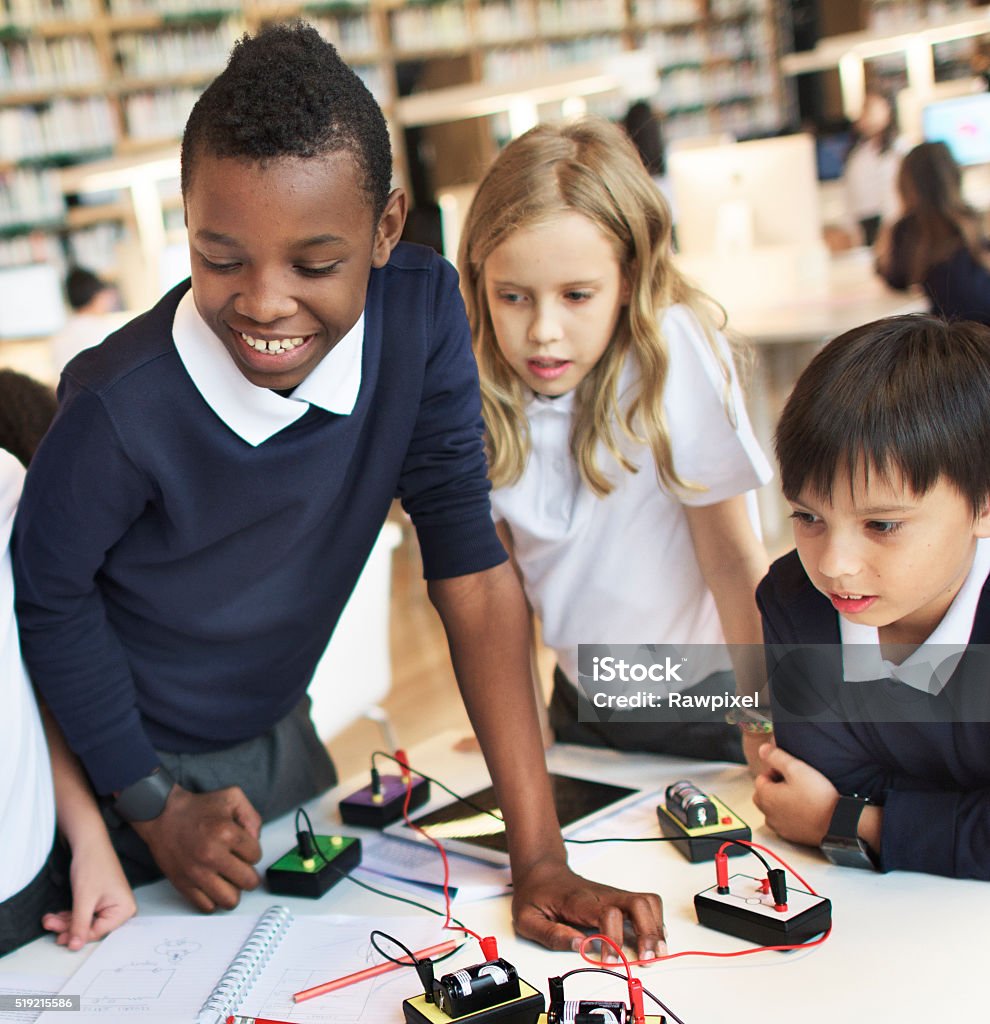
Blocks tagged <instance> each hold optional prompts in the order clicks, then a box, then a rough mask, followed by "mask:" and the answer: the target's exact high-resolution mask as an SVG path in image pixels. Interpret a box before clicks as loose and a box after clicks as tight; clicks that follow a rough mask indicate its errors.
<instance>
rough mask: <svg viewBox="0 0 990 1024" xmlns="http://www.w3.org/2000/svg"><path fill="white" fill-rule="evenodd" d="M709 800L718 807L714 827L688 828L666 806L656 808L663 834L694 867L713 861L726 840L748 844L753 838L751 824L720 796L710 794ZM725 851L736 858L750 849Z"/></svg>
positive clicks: (735, 848)
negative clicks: (699, 863) (731, 808)
mask: <svg viewBox="0 0 990 1024" xmlns="http://www.w3.org/2000/svg"><path fill="white" fill-rule="evenodd" d="M708 799H709V800H711V802H712V803H713V804H714V805H715V810H716V811H717V812H718V818H717V820H716V822H715V824H713V825H703V826H701V827H699V828H688V827H687V826H686V825H685V824H684V822H682V821H681V820H680V819H679V818H676V817H674V815H673V814H671V813H670V811H668V810H667V806H666V804H659V805H658V806H657V819H658V820H659V822H660V831H661V832H662V833H663V834H664V835H665V836H670V837H671V838H672V839H674V840H675V842H673V843H672V844H671V845H672V846H676V847H677V849H678V850H680V851H681V853H683V854H684V856H685V857H687V859H688V860H689V861H691V863H692V864H697V863H698V862H699V861H703V860H714V858H715V854H716V853H718V848H719V847H720V846H721V845H722V843H724V842H725V841H726V840H727V839H745V840H746V841H747V842H749V841H751V840H752V838H753V834H752V832H750V830H749V825H747V824H746V822H745V821H743V820H742V818H740V817H739V815H737V814H736V813H735V812H734V811H732V810H730V808H728V807H726V805H725V804H723V803H722V801H721V800H719V799H718V797H715V796H711V795H709V796H708ZM725 852H726V853H727V854H728V855H729V856H730V857H735V856H741V855H742V854H745V853H749V850H747V849H746V848H745V847H743V846H730V847H728V848H727V849H726V851H725Z"/></svg>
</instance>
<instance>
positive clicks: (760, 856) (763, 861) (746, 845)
mask: <svg viewBox="0 0 990 1024" xmlns="http://www.w3.org/2000/svg"><path fill="white" fill-rule="evenodd" d="M713 838H715V837H713ZM722 842H724V843H732V845H733V846H741V847H742V848H743V849H744V850H749V852H750V853H751V854H752V855H753V856H754V857H755V858H756V859H757V860H758V861H759V862H760V863H761V864H762V865H763V866H764V867H765V868H766V869H767V874H768V875H769V874H770V865H769V864H768V863H767V861H766V858H765V857H764V856H763V854H761V853H760V851H759V850H756V849H754V848H753V847H752V846H750V845H749V843H741V842H739V840H738V839H723V840H722Z"/></svg>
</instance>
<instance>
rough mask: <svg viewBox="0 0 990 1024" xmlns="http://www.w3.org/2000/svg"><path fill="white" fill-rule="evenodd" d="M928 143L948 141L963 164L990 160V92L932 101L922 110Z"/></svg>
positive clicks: (922, 120) (965, 165)
mask: <svg viewBox="0 0 990 1024" xmlns="http://www.w3.org/2000/svg"><path fill="white" fill-rule="evenodd" d="M921 126H922V132H923V134H924V137H925V141H926V142H944V143H945V144H946V145H947V146H948V147H949V149H950V150H951V152H952V155H953V157H955V160H956V163H957V164H959V165H960V166H961V167H972V166H973V165H975V164H986V163H990V93H987V92H980V93H975V94H974V95H972V96H957V97H955V98H954V99H948V100H942V101H940V102H938V103H929V104H928V106H926V107H925V108H924V110H922V112H921Z"/></svg>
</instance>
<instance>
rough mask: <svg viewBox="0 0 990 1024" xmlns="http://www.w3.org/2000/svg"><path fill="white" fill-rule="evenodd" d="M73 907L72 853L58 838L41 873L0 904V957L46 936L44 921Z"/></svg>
mask: <svg viewBox="0 0 990 1024" xmlns="http://www.w3.org/2000/svg"><path fill="white" fill-rule="evenodd" d="M71 906H72V890H71V887H70V886H69V851H68V848H67V847H66V845H65V843H64V841H63V840H62V838H61V837H57V838H56V840H55V843H54V845H53V846H52V852H51V853H50V854H49V855H48V860H47V861H45V864H44V866H43V867H42V869H41V870H40V871H39V872H38V873H37V874H36V875H35V876H34V878H33V879H31V881H30V882H28V884H27V885H26V886H24V888H23V889H21V891H20V892H17V893H15V894H14V895H13V896H11V897H10V899H8V900H4V902H3V903H0V956H4V955H5V954H7V953H10V952H12V951H13V950H15V949H17V947H18V946H23V945H24V944H25V943H26V942H31V940H32V939H36V938H37V937H38V936H39V935H44V934H46V933H45V930H44V928H42V927H41V918H42V917H43V916H44V915H45V914H51V913H55V912H56V911H59V910H68V909H70V907H71Z"/></svg>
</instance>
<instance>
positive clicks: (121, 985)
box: [39, 914, 458, 1024]
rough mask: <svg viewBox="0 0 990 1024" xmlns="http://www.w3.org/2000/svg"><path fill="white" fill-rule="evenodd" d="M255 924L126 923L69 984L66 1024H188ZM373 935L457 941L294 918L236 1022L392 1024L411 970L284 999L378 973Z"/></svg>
mask: <svg viewBox="0 0 990 1024" xmlns="http://www.w3.org/2000/svg"><path fill="white" fill-rule="evenodd" d="M256 923H257V918H256V917H254V916H253V915H246V914H230V915H226V916H217V917H199V916H192V915H190V916H180V917H167V916H160V917H159V916H149V917H140V916H139V917H136V918H134V919H133V920H131V921H128V922H127V924H125V925H124V926H123V927H121V928H119V929H118V930H117V931H115V932H114V933H113V934H112V935H110V936H108V937H107V938H106V939H105V940H104V941H103V942H102V943H101V944H100V946H99V947H98V948H97V949H96V950H94V952H93V954H92V955H91V956H90V957H89V958H88V959H87V960H86V962H85V963H83V964H82V966H81V967H80V968H79V970H78V971H77V972H76V973H75V974H74V975H73V976H72V978H71V979H70V981H69V982H68V983H66V984H65V985H64V986H63V991H64V992H66V993H73V994H76V993H78V994H79V995H81V996H82V1009H81V1011H80V1012H78V1013H73V1014H72V1015H71V1016H72V1024H99V1022H104V1021H108V1020H114V1019H118V1020H119V1019H124V1018H127V1019H131V1020H141V1021H142V1022H143V1024H184V1022H185V1024H194V1022H196V1021H197V1014H198V1012H199V1010H200V1008H201V1007H202V1005H203V1004H204V1002H205V1001H206V999H207V998H208V997H209V995H210V993H211V992H212V991H213V988H214V986H215V985H216V983H217V982H218V981H219V979H220V977H221V976H222V975H223V973H224V972H225V971H226V970H227V967H228V966H229V964H230V962H231V960H232V959H233V958H234V957H235V956H236V955H237V952H238V950H239V949H240V948H241V946H242V944H243V943H244V941H245V939H246V938H247V937H248V935H249V934H250V933H251V931H252V929H253V928H254V926H255V924H256ZM372 928H379V929H381V930H383V931H385V932H388V933H389V934H392V935H394V936H395V937H396V938H398V939H400V940H401V941H403V942H404V943H405V944H406V945H407V946H409V947H410V948H411V949H413V950H419V949H423V948H425V947H427V946H430V945H433V944H435V943H437V942H442V941H444V939H446V938H455V939H456V938H458V935H457V933H454V932H446V933H443V932H441V929H440V926H439V923H438V921H434V920H422V919H420V918H418V917H404V918H394V919H393V918H385V919H382V918H377V919H374V920H372V919H369V918H360V917H346V916H343V915H314V916H306V915H303V916H299V917H296V918H295V919H294V921H293V923H292V925H291V927H290V928H289V930H288V932H287V934H286V936H285V938H284V939H283V940H282V942H281V943H280V945H279V946H278V948H277V950H276V951H275V953H274V955H273V956H272V958H271V960H270V961H269V962H268V963H267V964H266V966H265V967H264V968H263V970H262V971H261V972H260V976H259V979H258V981H257V982H256V983H255V985H254V986H253V988H252V989H251V990H250V991H249V992H248V993H247V995H246V996H245V998H244V1000H243V1002H242V1005H241V1006H239V1007H236V1008H235V1009H236V1012H238V1013H242V1014H248V1015H255V1016H262V1017H270V1018H274V1019H276V1020H280V1021H290V1022H293V1024H295V1022H299V1024H323V1022H325V1021H327V1020H333V1021H334V1024H357V1022H358V1021H360V1022H361V1024H395V1021H396V1020H401V1017H402V1011H401V1009H400V1006H401V1002H402V1000H403V999H404V998H406V997H407V996H411V995H415V994H416V993H417V991H418V987H419V979H418V978H417V977H416V974H415V971H413V970H412V969H411V968H401V969H399V970H396V971H392V972H390V973H388V974H384V975H381V976H379V977H378V978H375V979H372V980H369V981H364V982H361V983H359V984H356V985H351V986H348V987H347V988H344V989H340V990H339V991H337V992H333V993H330V994H329V995H326V996H320V997H317V998H316V999H312V1000H309V1001H307V1002H303V1003H299V1004H294V1003H293V1002H292V994H293V993H294V992H297V991H300V990H302V989H305V988H310V987H312V986H314V985H317V984H320V983H322V982H324V981H329V980H331V979H333V978H339V977H342V976H343V975H346V974H350V973H352V972H354V971H358V970H361V969H363V968H365V967H368V966H371V965H373V964H376V963H380V962H381V960H382V958H381V957H380V956H379V955H378V954H377V953H376V952H375V951H374V949H372V947H371V944H370V941H369V933H370V931H371V929H372ZM66 1021H67V1018H66V1017H65V1014H64V1013H58V1014H56V1013H53V1012H46V1013H44V1014H42V1015H41V1017H40V1018H39V1024H66Z"/></svg>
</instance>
